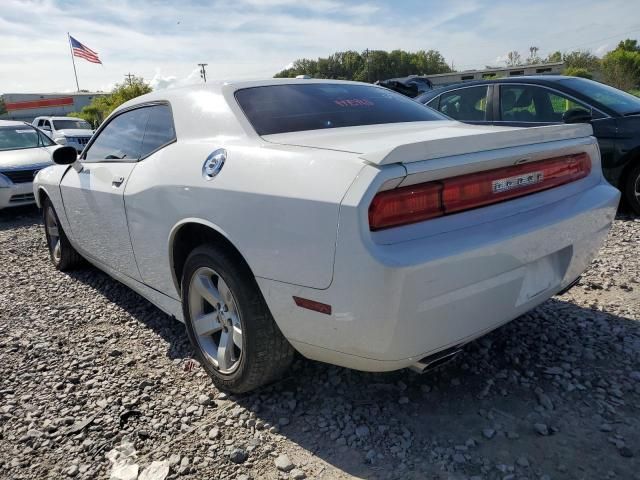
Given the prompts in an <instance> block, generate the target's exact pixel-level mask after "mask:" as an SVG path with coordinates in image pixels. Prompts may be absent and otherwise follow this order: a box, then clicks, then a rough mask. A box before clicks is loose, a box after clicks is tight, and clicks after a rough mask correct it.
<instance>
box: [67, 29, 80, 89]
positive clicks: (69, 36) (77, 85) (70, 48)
mask: <svg viewBox="0 0 640 480" xmlns="http://www.w3.org/2000/svg"><path fill="white" fill-rule="evenodd" d="M67 40H68V41H69V53H71V63H73V74H74V75H75V76H76V88H77V89H78V92H79V91H80V85H79V84H78V72H76V61H75V60H74V59H73V48H72V47H71V35H69V32H67Z"/></svg>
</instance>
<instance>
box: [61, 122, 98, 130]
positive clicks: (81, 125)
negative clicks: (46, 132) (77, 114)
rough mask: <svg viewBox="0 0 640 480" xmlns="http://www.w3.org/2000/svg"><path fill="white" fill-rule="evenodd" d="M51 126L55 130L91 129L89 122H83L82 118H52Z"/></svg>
mask: <svg viewBox="0 0 640 480" xmlns="http://www.w3.org/2000/svg"><path fill="white" fill-rule="evenodd" d="M53 127H54V128H55V129H56V130H66V129H72V130H91V125H89V122H85V121H84V120H54V121H53Z"/></svg>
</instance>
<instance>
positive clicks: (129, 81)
mask: <svg viewBox="0 0 640 480" xmlns="http://www.w3.org/2000/svg"><path fill="white" fill-rule="evenodd" d="M125 78H126V79H127V83H128V84H129V86H131V84H132V79H133V78H135V75H132V74H131V72H129V73H127V74H126V75H125Z"/></svg>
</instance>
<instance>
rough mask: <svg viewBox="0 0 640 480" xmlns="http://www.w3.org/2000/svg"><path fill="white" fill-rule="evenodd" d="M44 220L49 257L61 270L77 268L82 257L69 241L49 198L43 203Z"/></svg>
mask: <svg viewBox="0 0 640 480" xmlns="http://www.w3.org/2000/svg"><path fill="white" fill-rule="evenodd" d="M42 220H43V223H44V233H45V236H46V239H47V247H48V250H49V258H51V263H53V266H54V267H56V269H58V270H60V271H61V272H66V271H69V270H73V269H74V268H77V267H78V266H79V265H80V264H81V263H82V257H81V256H80V254H79V253H78V252H77V251H76V249H75V248H73V246H72V245H71V243H70V242H69V239H68V238H67V235H66V234H65V233H64V230H63V229H62V226H61V225H60V220H59V219H58V215H57V214H56V211H55V209H54V208H53V203H51V200H49V199H48V198H46V199H45V200H44V202H43V205H42Z"/></svg>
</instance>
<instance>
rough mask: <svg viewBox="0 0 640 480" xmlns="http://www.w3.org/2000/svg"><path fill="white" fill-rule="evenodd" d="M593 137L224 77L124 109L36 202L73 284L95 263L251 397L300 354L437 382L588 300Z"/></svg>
mask: <svg viewBox="0 0 640 480" xmlns="http://www.w3.org/2000/svg"><path fill="white" fill-rule="evenodd" d="M591 133H592V129H591V127H590V126H589V125H554V126H547V127H540V128H530V129H526V128H523V129H513V128H500V127H481V126H473V125H465V124H462V123H459V122H456V121H451V120H448V119H446V118H445V117H444V116H442V115H441V114H439V113H437V112H435V111H434V110H431V109H428V108H424V107H423V106H421V105H419V104H418V103H416V102H414V101H413V100H411V99H409V98H407V97H405V96H402V95H400V94H398V93H395V92H392V91H390V90H388V89H385V88H382V87H378V86H373V85H369V84H362V83H355V82H340V81H331V80H311V79H308V80H295V79H270V80H265V81H253V82H238V83H223V84H213V83H209V84H206V85H198V86H190V87H185V88H181V89H175V90H160V91H157V92H153V93H150V94H147V95H143V96H140V97H138V98H136V99H134V100H131V101H129V102H127V103H125V104H124V105H122V106H121V107H119V108H118V109H117V110H116V111H115V112H114V113H112V114H111V115H110V116H109V118H107V119H106V120H105V122H104V123H103V124H102V125H101V127H100V128H99V130H98V131H97V132H96V134H95V135H94V136H93V137H92V139H91V141H90V142H89V144H88V145H87V147H86V148H85V149H84V151H83V153H82V155H81V157H80V159H79V160H76V155H75V151H74V150H73V149H72V148H69V147H60V149H59V150H57V151H56V152H55V154H54V160H55V161H56V162H57V163H58V165H55V166H53V167H49V168H46V169H45V170H43V171H41V172H40V173H39V174H38V176H37V177H36V182H35V185H34V192H35V194H36V198H37V201H38V204H39V205H40V206H42V208H43V215H44V223H45V226H46V229H45V234H46V238H47V243H48V245H49V249H50V254H51V259H52V261H53V264H54V265H55V266H56V267H57V268H58V269H60V270H66V269H69V268H72V267H73V266H74V264H75V263H76V262H77V261H78V259H79V256H80V255H81V256H83V257H85V258H87V259H88V260H90V261H91V262H92V263H93V264H95V265H96V266H98V267H99V268H101V269H103V270H104V271H106V272H107V273H109V274H110V275H112V276H113V277H114V278H116V279H118V280H120V281H121V282H123V283H125V284H126V285H129V286H130V287H131V288H133V289H134V290H135V291H137V292H139V293H140V294H141V295H143V296H145V297H146V298H148V299H149V300H150V301H151V302H153V303H154V304H156V305H157V306H158V307H159V308H161V309H163V310H164V311H166V312H167V313H169V314H170V315H173V316H174V317H176V318H177V319H180V320H182V321H184V322H185V323H186V329H187V332H188V335H189V338H190V339H191V342H192V344H193V346H194V349H195V351H196V353H197V355H198V357H199V359H200V361H201V364H202V365H203V367H204V368H205V369H206V371H207V372H208V373H209V374H210V375H211V377H212V378H213V380H214V382H215V384H216V385H218V386H219V387H220V388H223V389H226V390H230V391H233V392H244V391H248V390H251V389H253V388H256V387H258V386H260V385H262V384H265V383H267V382H269V381H271V380H273V379H274V378H277V377H278V376H279V375H280V374H282V372H283V371H284V370H285V369H286V368H287V367H288V365H289V363H290V362H291V360H292V358H293V353H294V349H295V350H297V351H299V352H300V353H301V354H302V355H304V356H306V357H308V358H311V359H315V360H319V361H323V362H328V363H332V364H336V365H341V366H344V367H350V368H355V369H359V370H368V371H390V370H396V369H401V368H405V367H412V368H414V369H416V370H419V371H423V370H424V369H426V368H428V367H429V366H430V365H433V364H434V363H437V362H440V361H442V360H443V359H445V358H447V357H449V356H451V355H453V354H455V353H457V352H458V351H459V349H460V346H461V345H463V344H465V343H467V342H469V341H471V340H472V339H474V338H476V337H479V336H481V335H484V334H485V333H487V332H489V331H491V330H493V329H495V328H497V327H498V326H500V325H502V324H504V323H506V322H508V321H510V320H512V319H514V318H516V317H517V316H519V315H521V314H523V313H524V312H526V311H528V310H529V309H531V308H533V307H535V306H536V305H538V304H540V303H541V302H543V301H545V300H546V299H548V298H549V297H550V296H552V295H555V294H556V293H558V292H560V291H562V290H564V289H566V288H568V287H569V286H571V285H572V284H573V283H574V282H575V281H576V279H577V278H578V277H579V276H580V274H581V273H582V272H583V270H584V269H585V268H586V267H587V266H588V265H589V263H590V262H591V260H592V259H593V257H594V256H595V254H596V252H597V251H598V249H599V248H600V246H601V245H602V243H603V241H604V239H605V238H606V237H607V234H608V231H609V228H610V225H611V222H612V220H613V218H614V215H615V212H616V208H617V206H618V200H619V198H620V192H618V191H617V190H616V189H615V188H613V187H612V186H611V185H609V184H608V183H607V182H606V181H605V180H604V178H603V176H602V171H601V168H600V154H599V151H598V145H597V143H596V140H595V138H593V137H592V136H591ZM70 164H71V166H69V165H70Z"/></svg>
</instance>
